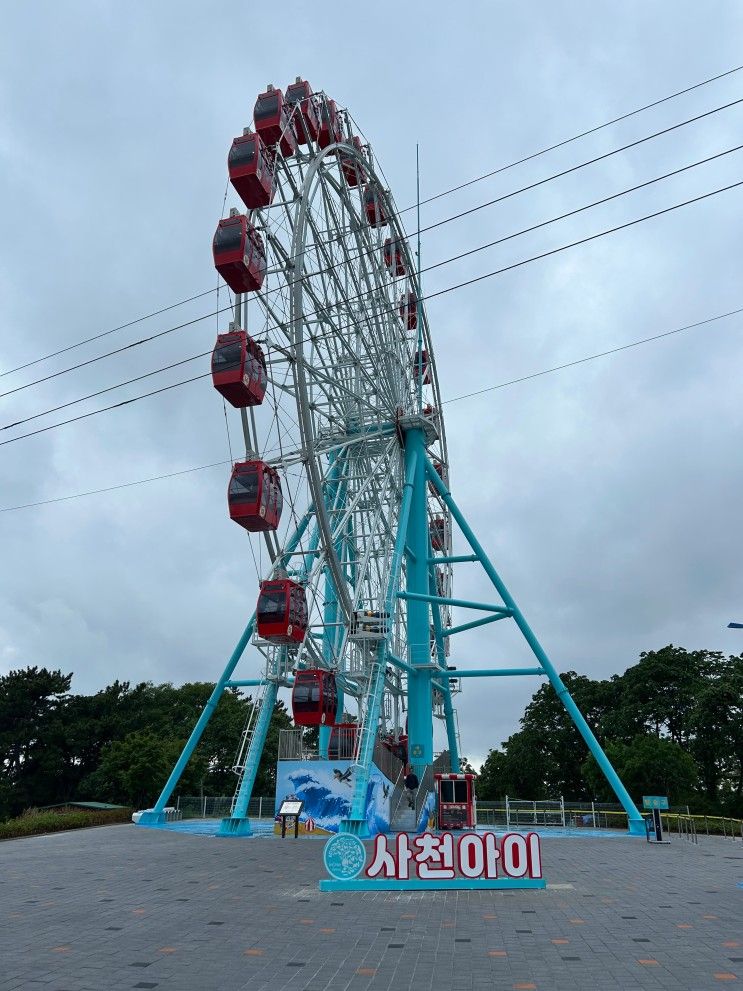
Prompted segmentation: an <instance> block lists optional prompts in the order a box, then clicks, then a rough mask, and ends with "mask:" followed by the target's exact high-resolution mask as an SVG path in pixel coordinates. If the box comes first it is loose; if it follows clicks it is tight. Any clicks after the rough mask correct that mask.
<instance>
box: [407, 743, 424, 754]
mask: <svg viewBox="0 0 743 991" xmlns="http://www.w3.org/2000/svg"><path fill="white" fill-rule="evenodd" d="M410 755H411V757H422V756H423V747H422V745H421V744H420V743H414V744H413V746H412V747H411V748H410Z"/></svg>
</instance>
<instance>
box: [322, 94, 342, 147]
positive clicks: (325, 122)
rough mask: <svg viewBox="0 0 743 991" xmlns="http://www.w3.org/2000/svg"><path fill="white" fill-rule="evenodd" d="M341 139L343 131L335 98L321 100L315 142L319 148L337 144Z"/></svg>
mask: <svg viewBox="0 0 743 991" xmlns="http://www.w3.org/2000/svg"><path fill="white" fill-rule="evenodd" d="M342 140H343V131H342V129H341V120H340V117H339V116H338V107H337V106H336V103H335V100H327V99H326V100H323V101H322V103H321V104H320V130H319V132H318V135H317V143H318V144H319V145H320V147H321V148H327V147H328V145H332V144H337V143H338V142H339V141H342Z"/></svg>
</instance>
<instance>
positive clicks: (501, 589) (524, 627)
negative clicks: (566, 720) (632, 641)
mask: <svg viewBox="0 0 743 991" xmlns="http://www.w3.org/2000/svg"><path fill="white" fill-rule="evenodd" d="M426 475H427V477H428V481H429V482H430V483H431V484H432V485H433V486H434V487H435V488H436V491H437V492H438V493H439V495H440V496H441V498H442V499H443V500H444V502H445V503H446V505H447V507H448V509H449V511H450V512H451V514H452V516H453V518H454V519H455V520H456V522H457V524H458V525H459V528H460V530H461V531H462V533H463V534H464V536H465V538H466V540H467V543H468V544H469V545H470V547H471V548H472V550H473V551H474V552H475V554H476V555H477V557H478V559H479V561H480V563H481V564H482V566H483V569H484V570H485V573H486V574H487V576H488V578H489V579H490V581H491V582H492V583H493V585H494V587H495V589H496V591H497V592H498V594H499V595H500V597H501V599H502V600H503V602H504V603H505V605H506V608H507V609H508V610H509V612H510V613H511V615H512V616H513V618H514V620H515V622H516V625H517V626H518V628H519V629H520V630H521V632H522V634H523V636H524V639H525V640H526V642H527V643H528V644H529V646H530V647H531V650H532V653H533V654H534V656H535V657H536V659H537V660H538V661H539V663H540V664H541V666H542V668H543V669H544V672H545V674H546V675H547V677H548V678H549V680H550V683H551V684H552V687H553V688H554V689H555V692H556V693H557V696H558V698H559V699H560V700H561V701H562V703H563V705H564V706H565V708H566V709H567V711H568V713H569V714H570V716H571V718H572V720H573V722H574V723H575V726H576V729H577V730H578V732H579V733H580V735H581V736H582V737H583V739H584V740H585V742H586V745H587V746H588V749H589V750H590V752H591V754H592V756H593V757H594V759H595V761H596V763H597V764H598V765H599V767H600V768H601V770H602V771H603V773H604V775H605V777H606V780H607V781H608V782H609V784H610V785H611V787H612V789H613V791H614V794H615V795H616V796H617V798H618V799H619V801H620V803H621V805H622V807H623V808H624V811H625V812H626V813H627V820H628V824H629V831H630V833H632V834H633V835H637V836H644V835H645V820H644V819H643V818H642V816H641V815H640V812H639V810H638V808H637V806H636V805H635V803H634V802H633V801H632V799H631V798H630V795H629V793H628V791H627V789H626V788H625V787H624V785H623V784H622V782H621V781H620V780H619V775H618V774H617V772H616V771H615V770H614V768H613V767H612V765H611V762H610V761H609V758H608V757H607V756H606V754H605V753H604V751H603V749H602V747H601V744H600V743H599V741H598V740H597V739H596V737H595V736H594V734H593V732H592V730H591V727H590V726H589V725H588V723H587V722H586V720H585V719H584V718H583V714H582V713H581V711H580V709H579V708H578V706H577V705H576V704H575V702H574V700H573V698H572V696H571V695H570V692H569V691H568V689H567V687H566V685H565V683H564V682H563V680H562V678H561V677H560V675H559V674H558V673H557V670H556V669H555V667H554V666H553V664H552V662H551V661H550V659H549V657H548V656H547V654H546V652H545V650H544V648H543V647H542V645H541V644H540V643H539V641H538V640H537V638H536V636H535V634H534V632H533V631H532V629H531V627H530V626H529V624H528V623H527V622H526V619H525V618H524V616H523V614H522V612H521V610H520V609H519V607H518V606H517V605H516V602H515V600H514V599H513V597H512V596H511V593H510V592H509V591H508V589H507V588H506V586H505V584H504V582H503V580H502V579H501V577H500V575H499V574H498V572H497V571H496V570H495V568H494V567H493V565H492V563H491V561H490V558H489V557H488V556H487V554H486V553H485V550H484V549H483V547H482V546H481V545H480V543H479V541H478V540H477V537H476V536H475V535H474V533H473V532H472V529H471V528H470V526H469V524H468V523H467V520H466V519H465V518H464V516H463V515H462V512H461V510H460V509H459V507H458V506H457V504H456V502H455V501H454V499H453V498H452V495H451V493H450V492H449V490H448V489H447V488H446V486H445V485H444V483H443V482H442V480H441V479H440V478H439V475H438V473H437V472H436V470H435V469H434V467H433V465H432V464H431V462H430V461H429V460H428V458H426Z"/></svg>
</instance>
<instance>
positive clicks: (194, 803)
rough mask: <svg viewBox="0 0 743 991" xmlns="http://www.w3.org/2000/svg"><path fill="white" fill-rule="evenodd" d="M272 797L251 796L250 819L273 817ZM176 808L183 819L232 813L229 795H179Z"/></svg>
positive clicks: (219, 817) (223, 816)
mask: <svg viewBox="0 0 743 991" xmlns="http://www.w3.org/2000/svg"><path fill="white" fill-rule="evenodd" d="M274 808H275V802H274V799H273V798H267V797H259V798H251V799H250V803H249V804H248V816H249V817H250V818H251V819H273V817H274ZM176 809H177V810H178V811H179V812H180V813H181V817H182V818H183V819H224V818H226V817H227V816H229V815H231V813H232V796H231V795H179V796H178V799H177V801H176Z"/></svg>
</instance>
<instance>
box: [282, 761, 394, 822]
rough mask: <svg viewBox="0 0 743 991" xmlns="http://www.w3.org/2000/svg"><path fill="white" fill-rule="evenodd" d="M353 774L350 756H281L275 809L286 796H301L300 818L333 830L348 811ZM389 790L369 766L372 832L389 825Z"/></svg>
mask: <svg viewBox="0 0 743 991" xmlns="http://www.w3.org/2000/svg"><path fill="white" fill-rule="evenodd" d="M354 774H355V771H354V766H353V762H352V761H350V760H337V761H324V760H313V761H299V760H281V761H279V762H278V764H277V765H276V809H275V811H276V812H278V810H279V806H280V805H281V803H282V802H283V801H284V800H285V799H287V798H298V799H301V801H303V802H304V808H303V809H302V814H301V815H300V817H299V819H300V822H306V821H307V819H310V818H311V819H314V821H315V825H316V826H318V827H319V828H320V829H327V830H328V831H329V832H332V833H337V832H338V825H339V823H340V821H341V819H347V818H348V816H349V815H350V814H351V800H352V798H353V788H354ZM392 790H393V785H392V782H391V781H390V780H389V778H387V777H385V775H384V774H382V772H381V771H380V770H378V769H377V768H376V767H372V771H371V774H370V775H369V783H368V785H367V790H366V821H367V824H368V826H369V832H370V833H371V834H372V835H376V834H377V833H386V832H387V831H388V830H389V828H390V798H391V796H392Z"/></svg>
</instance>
